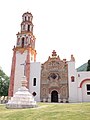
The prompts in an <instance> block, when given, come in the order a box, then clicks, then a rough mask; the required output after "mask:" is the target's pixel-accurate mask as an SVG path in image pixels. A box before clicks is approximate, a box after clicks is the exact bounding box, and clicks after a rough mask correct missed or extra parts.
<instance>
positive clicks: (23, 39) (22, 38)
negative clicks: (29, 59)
mask: <svg viewBox="0 0 90 120" xmlns="http://www.w3.org/2000/svg"><path fill="white" fill-rule="evenodd" d="M23 47H24V38H22V48H23Z"/></svg>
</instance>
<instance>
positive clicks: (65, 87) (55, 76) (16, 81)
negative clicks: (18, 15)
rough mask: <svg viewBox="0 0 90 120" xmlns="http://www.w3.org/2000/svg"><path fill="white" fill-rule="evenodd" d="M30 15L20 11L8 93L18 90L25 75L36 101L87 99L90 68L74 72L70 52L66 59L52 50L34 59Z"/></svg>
mask: <svg viewBox="0 0 90 120" xmlns="http://www.w3.org/2000/svg"><path fill="white" fill-rule="evenodd" d="M32 19H33V16H32V14H31V13H29V12H26V13H24V14H23V15H22V22H21V31H20V32H18V33H17V41H16V46H14V48H13V58H12V67H11V76H10V85H9V92H8V96H13V95H14V94H15V92H17V90H18V89H19V88H20V87H21V80H22V77H23V76H26V78H27V88H28V89H29V91H30V93H32V95H33V97H34V98H35V100H36V101H42V102H59V103H61V102H89V101H90V72H77V71H76V69H75V58H74V56H73V55H71V59H70V60H69V61H67V60H66V59H61V58H60V57H59V55H57V53H56V51H55V50H53V52H52V54H51V56H49V57H48V59H47V61H46V62H45V63H43V64H41V63H40V62H36V54H37V52H36V50H35V41H36V38H35V36H34V35H33V23H32Z"/></svg>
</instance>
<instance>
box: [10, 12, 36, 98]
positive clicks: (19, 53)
mask: <svg viewBox="0 0 90 120" xmlns="http://www.w3.org/2000/svg"><path fill="white" fill-rule="evenodd" d="M32 19H33V16H32V14H31V13H29V12H26V13H24V14H23V15H22V22H21V31H20V32H18V33H17V42H16V46H14V48H13V58H12V66H11V76H10V86H9V92H8V96H13V94H14V93H15V92H16V91H17V89H18V88H19V87H20V86H21V79H22V77H23V76H26V78H27V82H28V83H27V88H29V80H30V63H31V62H35V61H36V50H35V36H34V35H33V26H34V25H33V23H32Z"/></svg>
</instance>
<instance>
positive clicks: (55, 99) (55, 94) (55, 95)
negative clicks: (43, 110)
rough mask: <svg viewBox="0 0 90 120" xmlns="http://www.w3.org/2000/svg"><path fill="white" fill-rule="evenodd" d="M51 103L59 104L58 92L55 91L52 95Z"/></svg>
mask: <svg viewBox="0 0 90 120" xmlns="http://www.w3.org/2000/svg"><path fill="white" fill-rule="evenodd" d="M51 102H58V92H57V91H55V90H54V91H52V93H51Z"/></svg>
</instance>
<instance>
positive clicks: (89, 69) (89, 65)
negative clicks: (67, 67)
mask: <svg viewBox="0 0 90 120" xmlns="http://www.w3.org/2000/svg"><path fill="white" fill-rule="evenodd" d="M87 71H90V60H88V65H87Z"/></svg>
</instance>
